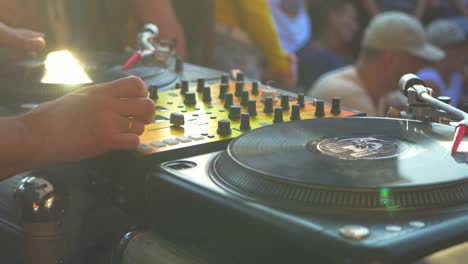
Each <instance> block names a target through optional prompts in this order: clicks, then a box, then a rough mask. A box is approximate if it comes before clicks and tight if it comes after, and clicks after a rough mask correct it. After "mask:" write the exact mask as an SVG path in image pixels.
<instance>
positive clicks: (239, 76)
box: [236, 72, 245, 82]
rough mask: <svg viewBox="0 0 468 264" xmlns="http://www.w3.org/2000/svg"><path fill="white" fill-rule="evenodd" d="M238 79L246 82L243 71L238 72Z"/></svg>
mask: <svg viewBox="0 0 468 264" xmlns="http://www.w3.org/2000/svg"><path fill="white" fill-rule="evenodd" d="M236 81H238V82H244V81H245V78H244V74H243V73H242V72H238V73H237V75H236Z"/></svg>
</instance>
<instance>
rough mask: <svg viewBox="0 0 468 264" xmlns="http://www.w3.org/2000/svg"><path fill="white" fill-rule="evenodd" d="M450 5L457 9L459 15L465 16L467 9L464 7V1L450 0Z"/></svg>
mask: <svg viewBox="0 0 468 264" xmlns="http://www.w3.org/2000/svg"><path fill="white" fill-rule="evenodd" d="M451 1H452V4H453V5H454V6H455V8H457V10H458V11H459V12H460V13H461V14H464V15H466V12H467V9H468V7H466V6H465V1H464V0H451Z"/></svg>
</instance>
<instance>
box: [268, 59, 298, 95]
mask: <svg viewBox="0 0 468 264" xmlns="http://www.w3.org/2000/svg"><path fill="white" fill-rule="evenodd" d="M287 56H288V62H289V69H288V71H287V72H277V71H274V70H271V69H269V68H267V69H266V70H265V71H264V73H263V76H262V78H263V80H264V81H269V80H273V81H276V82H278V85H280V86H284V87H294V86H295V85H296V84H297V57H296V55H295V54H293V53H288V54H287Z"/></svg>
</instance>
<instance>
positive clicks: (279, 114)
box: [273, 107, 284, 124]
mask: <svg viewBox="0 0 468 264" xmlns="http://www.w3.org/2000/svg"><path fill="white" fill-rule="evenodd" d="M283 122H284V120H283V108H282V107H275V116H274V118H273V123H275V124H277V123H283Z"/></svg>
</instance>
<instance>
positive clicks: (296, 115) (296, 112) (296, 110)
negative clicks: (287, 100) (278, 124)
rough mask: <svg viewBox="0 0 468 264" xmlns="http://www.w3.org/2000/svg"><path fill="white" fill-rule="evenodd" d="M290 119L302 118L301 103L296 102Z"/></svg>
mask: <svg viewBox="0 0 468 264" xmlns="http://www.w3.org/2000/svg"><path fill="white" fill-rule="evenodd" d="M290 120H291V121H295V120H301V106H300V105H299V104H295V105H293V106H292V110H291V117H290Z"/></svg>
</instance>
